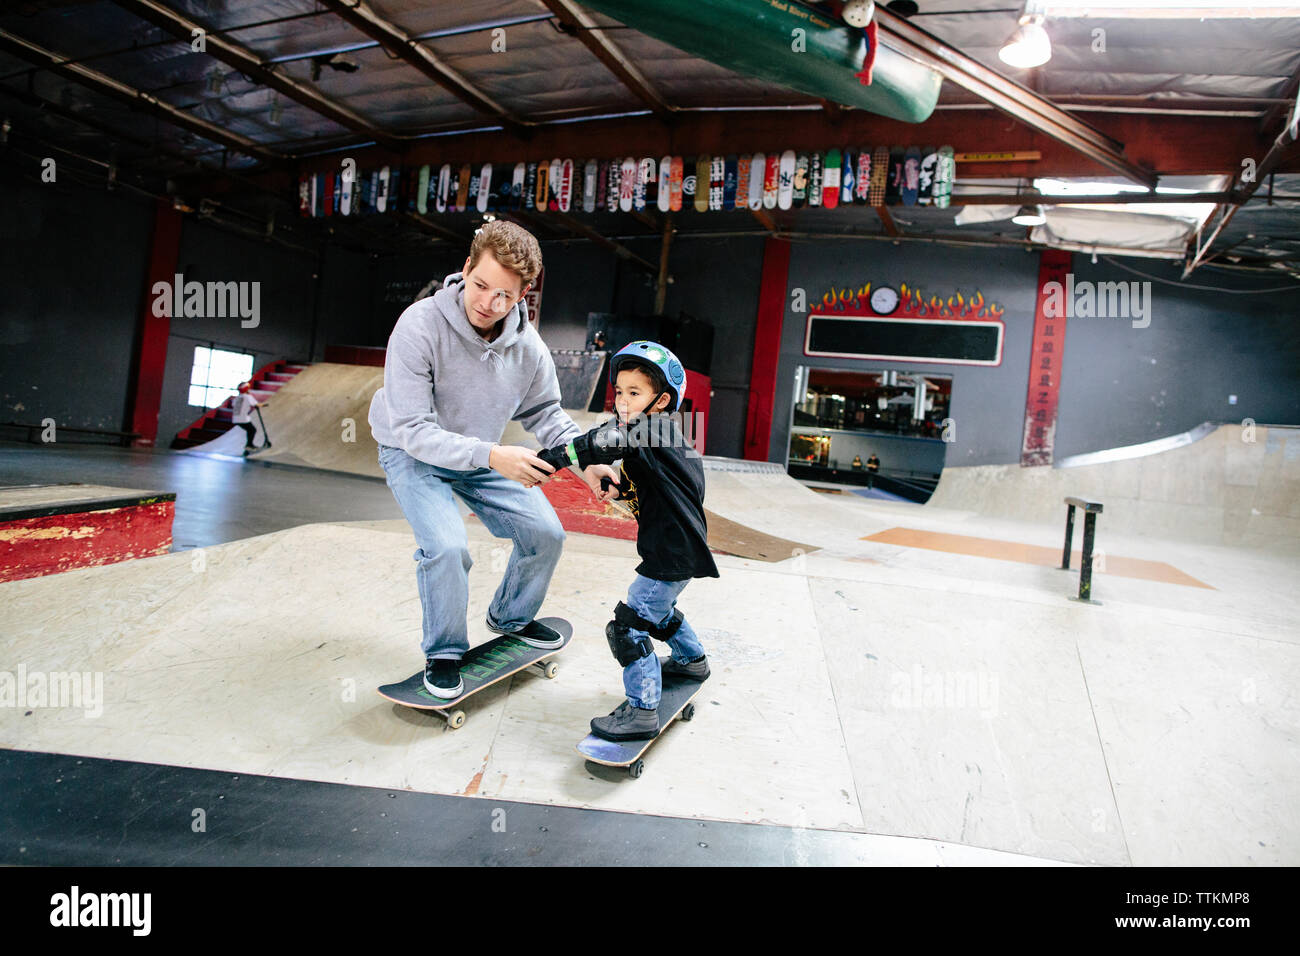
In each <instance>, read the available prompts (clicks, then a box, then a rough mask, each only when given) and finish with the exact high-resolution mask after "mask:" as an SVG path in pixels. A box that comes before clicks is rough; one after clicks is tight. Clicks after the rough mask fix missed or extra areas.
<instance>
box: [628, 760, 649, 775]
mask: <svg viewBox="0 0 1300 956" xmlns="http://www.w3.org/2000/svg"><path fill="white" fill-rule="evenodd" d="M644 772H645V761H644V760H638V761H637V762H636V763H634V764H632V765H631V766H630V767H628V768H627V774H628V776H629V777H639V776H641V774H642V773H644Z"/></svg>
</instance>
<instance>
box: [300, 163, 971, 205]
mask: <svg viewBox="0 0 1300 956" xmlns="http://www.w3.org/2000/svg"><path fill="white" fill-rule="evenodd" d="M955 177H956V162H955V160H954V157H953V150H952V147H951V146H940V147H933V146H926V147H917V146H911V147H907V148H903V147H892V148H891V147H888V146H877V147H875V148H874V149H871V148H867V149H858V150H854V149H850V148H845V149H830V150H826V151H825V152H808V153H802V152H796V151H795V150H792V149H787V150H785V151H784V152H782V153H754V154H752V155H751V154H744V155H729V156H697V157H694V158H692V159H690V160H686V159H683V158H682V157H681V156H663V157H661V158H660V159H657V160H656V159H655V158H653V157H650V156H647V157H645V158H643V159H640V160H638V159H636V158H635V157H631V156H629V157H626V158H624V159H604V160H596V159H590V160H587V161H586V162H585V163H582V164H580V165H579V164H577V163H575V162H574V161H573V160H571V159H554V160H551V161H550V162H549V163H548V162H529V163H515V164H514V165H513V166H510V165H509V164H500V163H482V164H479V165H477V166H473V165H471V164H469V163H464V164H461V165H460V166H453V165H451V164H450V163H444V164H443V165H442V166H440V167H437V168H435V167H433V166H430V165H426V166H418V167H405V168H404V167H400V166H383V167H381V168H379V169H372V170H364V171H356V170H355V166H354V165H348V166H347V167H346V168H343V169H341V170H339V171H336V172H328V173H316V174H314V175H307V176H303V177H302V178H301V179H300V180H299V182H298V210H299V212H300V213H301V214H302V215H303V216H309V217H323V216H334V215H341V216H354V215H371V214H380V213H396V212H411V213H418V214H420V215H428V214H429V213H456V212H466V211H470V212H475V211H477V212H489V211H494V210H535V211H549V212H565V213H567V212H569V211H570V210H575V211H576V210H582V211H583V212H596V211H598V210H599V211H601V212H620V211H621V212H632V211H633V210H636V211H641V210H644V209H655V208H657V209H658V210H659V211H660V212H670V211H671V212H676V211H679V210H681V209H682V208H694V209H695V210H696V211H697V212H710V211H719V210H721V211H726V210H732V209H751V210H759V209H801V208H803V207H805V206H807V207H824V208H826V209H834V208H835V207H837V206H841V205H845V206H848V205H862V206H866V205H870V206H893V205H904V206H929V205H933V206H936V207H939V208H945V207H947V206H948V203H949V200H950V197H951V196H952V187H953V182H954V179H955Z"/></svg>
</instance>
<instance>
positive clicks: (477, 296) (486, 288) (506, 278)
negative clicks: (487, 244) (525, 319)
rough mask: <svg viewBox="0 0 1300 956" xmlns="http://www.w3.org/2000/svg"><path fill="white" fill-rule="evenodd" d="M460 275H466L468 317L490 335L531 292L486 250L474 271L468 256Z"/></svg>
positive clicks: (472, 323)
mask: <svg viewBox="0 0 1300 956" xmlns="http://www.w3.org/2000/svg"><path fill="white" fill-rule="evenodd" d="M461 271H462V272H464V273H465V315H466V317H467V318H468V319H469V322H470V325H472V326H474V328H476V329H478V330H479V331H481V332H489V331H491V329H492V326H494V325H496V324H497V323H498V322H500V321H501V319H502V318H503V317H504V316H505V314H506V313H507V312H509V311H510V310H511V309H512V308H514V304H515V303H516V302H518V301H519V300H520V299H522V298H523V296H524V293H525V292H527V291H528V290H529V288H530V286H521V283H520V281H519V273H517V272H512V271H511V270H509V269H507V268H506V267H505V266H503V265H502V264H501V263H499V262H497V260H496V256H494V255H492V251H491V250H490V249H484V250H483V254H482V255H480V256H479V259H478V265H476V266H475V267H474V268H473V270H472V271H471V270H470V267H469V257H468V256H466V257H465V265H464V266H463V267H462V269H461Z"/></svg>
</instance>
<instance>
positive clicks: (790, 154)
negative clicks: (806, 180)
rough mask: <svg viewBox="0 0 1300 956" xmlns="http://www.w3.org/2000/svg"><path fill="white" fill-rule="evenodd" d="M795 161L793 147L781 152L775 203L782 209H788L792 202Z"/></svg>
mask: <svg viewBox="0 0 1300 956" xmlns="http://www.w3.org/2000/svg"><path fill="white" fill-rule="evenodd" d="M795 162H796V160H795V155H794V150H793V149H787V150H786V151H785V152H784V153H782V154H781V159H780V166H779V167H778V172H777V184H776V204H777V205H778V206H780V207H781V208H782V209H789V208H790V206H791V205H792V204H793V203H794V168H795Z"/></svg>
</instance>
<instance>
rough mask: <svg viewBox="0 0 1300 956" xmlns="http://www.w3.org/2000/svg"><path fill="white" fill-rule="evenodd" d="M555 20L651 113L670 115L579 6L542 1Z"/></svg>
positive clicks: (647, 83)
mask: <svg viewBox="0 0 1300 956" xmlns="http://www.w3.org/2000/svg"><path fill="white" fill-rule="evenodd" d="M541 2H542V3H543V4H544V5H545V6H546V8H547V9H548V10H550V11H551V12H552V13H553V14H555V17H556V19H557V20H559V21H560V22H561V23H563V24H564V25H565V26H566V27H568V32H571V33H572V34H573V35H574V36H575V37H576V38H577V39H578V41H579V42H580V43H582V45H583V46H585V47H586V48H587V49H588V50H590V51H591V52H592V54H593V55H594V56H595V57H596V59H598V60H600V62H601V63H603V64H605V67H606V68H607V69H608V70H609V71H610V72H611V73H613V74H614V75H615V76H616V77H618V78H619V80H620V81H622V83H623V85H624V86H626V87H627V88H628V89H629V90H631V91H632V93H633V95H635V96H636V98H637V99H639V100H640V101H641V102H642V103H644V104H645V105H646V106H648V107H649V108H650V112H652V113H654V115H655V116H657V117H659V119H661V120H663V121H664V122H668V121H670V120H671V119H672V117H673V108H672V107H671V106H669V105H668V104H667V103H665V102H664V99H663V97H661V96H660V95H659V94H658V93H657V92H656V91H655V88H654V86H653V85H651V83H650V81H649V80H648V79H646V76H645V74H644V73H642V72H641V71H640V70H639V69H637V67H636V64H634V63H633V62H632V61H631V60H630V59H628V56H627V54H625V53H624V52H623V51H622V50H620V49H619V48H618V47H617V46H615V45H614V43H613V42H612V41H610V39H609V38H608V37H606V36H605V34H604V31H603V30H602V29H601V27H600V25H599V24H598V23H596V21H595V20H593V19H592V18H591V15H590V14H589V13H587V12H586V11H585V10H582V9H580V8H579V7H578V6H577V5H576V4H574V3H573V2H572V0H541Z"/></svg>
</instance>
